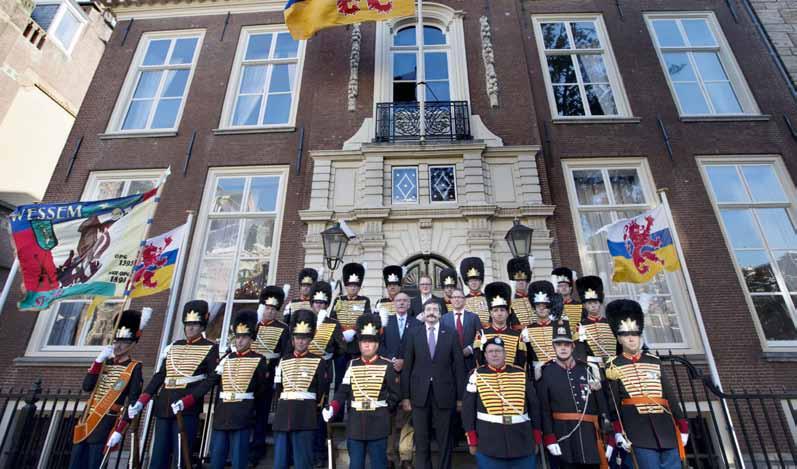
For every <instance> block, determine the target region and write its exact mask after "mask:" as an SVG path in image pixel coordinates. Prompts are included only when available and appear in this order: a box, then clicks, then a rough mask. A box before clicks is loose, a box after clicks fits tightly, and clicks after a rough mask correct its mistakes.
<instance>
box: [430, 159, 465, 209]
mask: <svg viewBox="0 0 797 469" xmlns="http://www.w3.org/2000/svg"><path fill="white" fill-rule="evenodd" d="M434 168H451V169H452V170H453V171H454V200H432V169H434ZM426 177H427V178H428V179H429V184H428V185H429V203H430V204H435V205H439V204H456V203H457V202H459V187H458V186H457V165H456V164H454V163H451V164H430V165H429V167H428V168H427V171H426Z"/></svg>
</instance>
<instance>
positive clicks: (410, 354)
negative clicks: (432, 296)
mask: <svg viewBox="0 0 797 469" xmlns="http://www.w3.org/2000/svg"><path fill="white" fill-rule="evenodd" d="M440 313H441V311H440V306H439V305H438V304H437V303H435V302H428V303H426V304H425V305H424V324H423V326H420V327H416V328H415V329H411V332H410V336H409V340H408V342H407V345H406V347H405V349H404V371H403V372H402V377H401V395H402V398H403V400H402V407H403V408H404V410H406V411H410V410H411V411H412V425H413V427H414V428H415V451H416V452H415V465H416V468H417V469H431V468H432V460H431V451H430V446H431V444H430V443H431V436H432V431H434V434H435V440H436V441H437V446H438V448H440V458H439V464H437V468H438V469H450V468H451V449H452V446H453V445H452V438H451V436H452V435H451V421H452V419H453V417H454V413H455V411H456V410H459V409H460V408H461V406H462V396H463V393H464V390H465V362H464V359H463V357H462V347H461V346H460V344H459V339H458V337H457V333H456V330H454V329H449V328H447V327H444V326H443V325H441V324H440Z"/></svg>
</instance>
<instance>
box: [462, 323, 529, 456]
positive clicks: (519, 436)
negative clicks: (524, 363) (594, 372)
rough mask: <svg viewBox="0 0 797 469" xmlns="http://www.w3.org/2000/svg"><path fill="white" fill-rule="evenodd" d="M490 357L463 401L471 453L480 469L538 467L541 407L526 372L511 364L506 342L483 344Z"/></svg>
mask: <svg viewBox="0 0 797 469" xmlns="http://www.w3.org/2000/svg"><path fill="white" fill-rule="evenodd" d="M484 354H485V358H486V361H487V364H486V365H482V366H480V367H479V368H477V369H476V370H474V371H473V373H471V375H470V377H469V379H468V384H467V386H466V387H465V397H464V399H463V402H462V422H463V424H464V427H465V434H466V437H467V441H468V447H469V449H470V453H471V454H474V455H476V463H477V464H478V466H479V468H480V469H501V468H507V469H510V468H511V469H534V468H535V467H536V458H535V454H534V453H535V450H534V448H535V446H536V445H538V444H539V443H540V440H541V435H540V428H541V426H540V411H539V401H538V400H537V394H536V392H535V390H534V385H533V384H532V382H531V381H530V380H529V379H527V377H526V371H525V370H523V368H520V367H518V366H515V365H511V364H508V363H506V351H505V350H504V341H503V340H502V339H501V337H500V336H497V335H496V336H493V337H492V338H490V339H489V340H488V341H487V342H486V343H485V344H484Z"/></svg>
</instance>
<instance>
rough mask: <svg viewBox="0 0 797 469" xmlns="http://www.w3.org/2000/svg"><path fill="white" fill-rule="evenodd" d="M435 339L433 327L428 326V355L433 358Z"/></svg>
mask: <svg viewBox="0 0 797 469" xmlns="http://www.w3.org/2000/svg"><path fill="white" fill-rule="evenodd" d="M436 345H437V344H436V341H435V338H434V327H430V328H429V355H431V356H432V358H434V348H435V346H436Z"/></svg>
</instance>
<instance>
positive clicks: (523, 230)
mask: <svg viewBox="0 0 797 469" xmlns="http://www.w3.org/2000/svg"><path fill="white" fill-rule="evenodd" d="M533 234H534V230H532V229H531V228H529V227H528V226H526V225H521V224H520V220H518V219H517V218H515V220H514V221H513V223H512V228H510V229H509V231H507V232H506V236H504V239H505V240H506V244H508V245H509V250H510V251H511V252H512V257H528V256H529V255H530V254H531V236H532V235H533Z"/></svg>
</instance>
